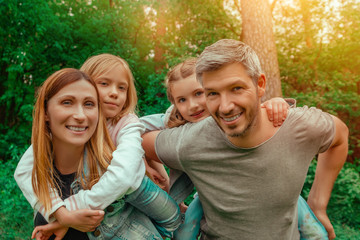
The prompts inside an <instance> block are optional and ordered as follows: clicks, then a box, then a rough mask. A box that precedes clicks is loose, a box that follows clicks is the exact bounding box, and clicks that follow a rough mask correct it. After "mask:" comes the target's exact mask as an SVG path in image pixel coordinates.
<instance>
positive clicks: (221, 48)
mask: <svg viewBox="0 0 360 240" xmlns="http://www.w3.org/2000/svg"><path fill="white" fill-rule="evenodd" d="M235 62H238V63H241V64H243V66H244V67H245V68H246V70H247V73H248V74H249V76H250V77H251V79H252V80H253V82H254V83H255V84H256V83H257V80H258V78H259V77H260V75H261V74H262V73H263V72H262V70H261V66H260V61H259V58H258V56H257V55H256V53H255V51H254V50H253V49H252V48H251V47H250V46H248V45H246V44H245V43H243V42H240V41H237V40H233V39H222V40H219V41H217V42H216V43H214V44H212V45H210V46H208V47H206V48H205V50H204V51H203V52H202V53H201V55H200V56H199V58H198V60H197V62H196V78H197V79H198V81H200V83H201V84H202V74H203V73H204V72H210V71H215V70H217V69H219V68H221V67H222V66H224V65H226V64H231V63H235Z"/></svg>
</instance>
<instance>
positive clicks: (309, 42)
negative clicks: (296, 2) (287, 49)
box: [300, 0, 313, 48]
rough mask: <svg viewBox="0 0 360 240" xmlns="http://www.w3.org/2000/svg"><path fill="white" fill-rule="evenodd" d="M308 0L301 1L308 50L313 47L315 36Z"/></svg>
mask: <svg viewBox="0 0 360 240" xmlns="http://www.w3.org/2000/svg"><path fill="white" fill-rule="evenodd" d="M309 5H310V4H309V1H308V0H300V7H301V14H302V20H303V23H304V34H305V42H306V46H307V47H308V48H312V47H313V36H312V33H311V25H312V23H311V13H310V8H309Z"/></svg>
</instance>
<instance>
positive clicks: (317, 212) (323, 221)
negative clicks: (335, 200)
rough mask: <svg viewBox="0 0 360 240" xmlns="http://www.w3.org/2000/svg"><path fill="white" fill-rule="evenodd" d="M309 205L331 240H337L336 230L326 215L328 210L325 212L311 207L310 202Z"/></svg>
mask: <svg viewBox="0 0 360 240" xmlns="http://www.w3.org/2000/svg"><path fill="white" fill-rule="evenodd" d="M308 204H309V206H310V208H311V210H312V211H313V212H314V214H315V216H316V217H317V219H319V221H320V222H321V224H322V225H323V226H324V228H325V229H326V231H327V232H328V237H329V240H332V239H335V237H336V235H335V230H334V227H333V225H332V224H331V222H330V219H329V217H328V215H327V213H326V209H323V210H321V209H316V207H315V206H311V204H312V203H310V202H309V203H308Z"/></svg>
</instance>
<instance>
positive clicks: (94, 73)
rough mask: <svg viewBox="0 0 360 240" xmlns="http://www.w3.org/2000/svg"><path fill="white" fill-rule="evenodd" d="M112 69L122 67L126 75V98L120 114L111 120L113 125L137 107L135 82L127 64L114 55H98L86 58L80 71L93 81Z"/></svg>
mask: <svg viewBox="0 0 360 240" xmlns="http://www.w3.org/2000/svg"><path fill="white" fill-rule="evenodd" d="M114 67H123V68H124V69H125V71H126V73H127V75H128V85H129V87H128V90H127V97H126V101H125V104H124V106H123V109H121V111H120V113H119V114H117V115H116V116H115V117H113V118H112V119H111V121H112V122H113V123H116V122H118V121H119V119H120V118H122V117H123V116H125V115H127V114H129V113H135V110H136V105H137V101H138V99H137V95H136V88H135V80H134V76H133V75H132V73H131V70H130V67H129V65H128V63H127V62H126V61H125V60H124V59H122V58H120V57H118V56H115V55H112V54H108V53H103V54H100V55H96V56H92V57H90V58H88V59H87V60H86V61H85V62H84V64H83V65H82V66H81V68H80V70H81V71H83V72H85V73H87V74H88V75H89V76H90V77H91V78H92V79H94V81H96V79H97V78H98V77H99V76H100V75H102V74H104V73H105V72H106V71H109V70H111V69H112V68H114Z"/></svg>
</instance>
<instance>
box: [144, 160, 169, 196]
mask: <svg viewBox="0 0 360 240" xmlns="http://www.w3.org/2000/svg"><path fill="white" fill-rule="evenodd" d="M148 162H149V163H151V164H152V166H153V165H154V164H158V165H159V166H156V168H154V167H152V166H151V165H150V164H149V163H148ZM144 163H145V167H146V176H148V177H149V178H150V179H151V181H153V182H154V183H155V184H156V185H158V186H159V187H160V188H161V189H162V190H164V191H166V192H169V176H168V174H167V172H166V170H165V168H164V165H162V164H161V163H158V162H155V161H151V160H150V161H149V160H146V159H145V158H144ZM159 170H160V171H159ZM162 170H163V171H162Z"/></svg>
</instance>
